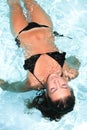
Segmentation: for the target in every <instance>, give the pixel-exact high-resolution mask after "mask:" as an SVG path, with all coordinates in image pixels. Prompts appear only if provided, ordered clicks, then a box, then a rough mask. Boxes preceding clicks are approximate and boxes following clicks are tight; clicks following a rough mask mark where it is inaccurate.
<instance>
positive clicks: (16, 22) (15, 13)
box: [7, 0, 28, 35]
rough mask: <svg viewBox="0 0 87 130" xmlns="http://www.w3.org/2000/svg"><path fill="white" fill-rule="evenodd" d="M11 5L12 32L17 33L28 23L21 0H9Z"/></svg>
mask: <svg viewBox="0 0 87 130" xmlns="http://www.w3.org/2000/svg"><path fill="white" fill-rule="evenodd" d="M7 2H8V5H9V7H10V20H11V21H10V23H11V29H12V33H13V34H14V35H17V34H18V33H19V32H20V31H21V30H22V29H23V28H24V27H25V26H26V25H27V24H28V23H27V21H26V18H25V16H24V14H23V11H22V8H21V6H20V3H19V0H7Z"/></svg>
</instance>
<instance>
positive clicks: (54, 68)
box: [29, 54, 62, 86]
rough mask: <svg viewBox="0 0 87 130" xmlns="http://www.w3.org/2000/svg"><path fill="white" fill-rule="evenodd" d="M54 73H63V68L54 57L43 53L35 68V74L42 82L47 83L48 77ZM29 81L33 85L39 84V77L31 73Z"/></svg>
mask: <svg viewBox="0 0 87 130" xmlns="http://www.w3.org/2000/svg"><path fill="white" fill-rule="evenodd" d="M52 73H59V74H61V73H62V68H61V66H60V65H59V64H58V62H57V61H55V60H54V59H53V58H52V57H50V56H48V55H46V54H43V55H41V56H40V57H39V58H38V60H37V62H36V64H35V68H34V75H35V76H36V77H37V78H38V79H39V80H40V81H41V82H42V83H45V82H46V81H47V77H48V76H49V75H50V74H52ZM29 81H30V83H31V86H35V84H38V81H37V79H36V78H35V77H34V76H33V74H30V75H29Z"/></svg>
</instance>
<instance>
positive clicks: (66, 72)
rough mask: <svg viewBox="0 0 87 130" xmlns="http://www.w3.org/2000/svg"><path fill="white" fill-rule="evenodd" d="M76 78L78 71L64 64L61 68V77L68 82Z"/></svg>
mask: <svg viewBox="0 0 87 130" xmlns="http://www.w3.org/2000/svg"><path fill="white" fill-rule="evenodd" d="M77 76H78V70H76V69H74V68H71V67H70V66H69V65H68V64H67V63H66V62H65V63H64V66H63V77H64V78H65V79H66V80H67V81H70V80H71V79H74V78H76V77H77Z"/></svg>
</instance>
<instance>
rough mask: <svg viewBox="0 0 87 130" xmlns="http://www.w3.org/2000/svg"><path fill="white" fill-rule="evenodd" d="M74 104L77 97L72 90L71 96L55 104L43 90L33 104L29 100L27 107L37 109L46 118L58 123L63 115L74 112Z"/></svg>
mask: <svg viewBox="0 0 87 130" xmlns="http://www.w3.org/2000/svg"><path fill="white" fill-rule="evenodd" d="M74 104H75V96H74V94H73V90H72V89H71V95H70V96H67V97H65V98H64V99H59V100H58V101H55V102H53V101H51V99H50V98H49V97H48V96H46V93H45V90H43V91H42V90H41V91H40V93H39V94H38V95H37V96H36V97H35V98H34V99H33V101H32V102H30V101H29V100H28V102H27V107H28V108H33V107H35V108H37V109H39V110H40V111H41V113H42V115H43V116H44V117H48V118H49V119H50V120H55V121H58V120H59V119H60V118H61V117H62V116H63V115H65V114H66V113H68V112H70V111H72V110H73V107H74Z"/></svg>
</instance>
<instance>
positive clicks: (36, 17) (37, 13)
mask: <svg viewBox="0 0 87 130" xmlns="http://www.w3.org/2000/svg"><path fill="white" fill-rule="evenodd" d="M23 1H24V5H25V8H26V9H27V11H28V12H29V13H30V15H31V21H32V22H37V23H39V24H44V25H47V26H49V27H51V28H52V26H53V25H52V21H51V19H50V17H49V16H48V15H47V14H46V12H45V11H44V10H43V9H42V8H41V7H40V5H38V4H37V2H36V1H34V0H23Z"/></svg>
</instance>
